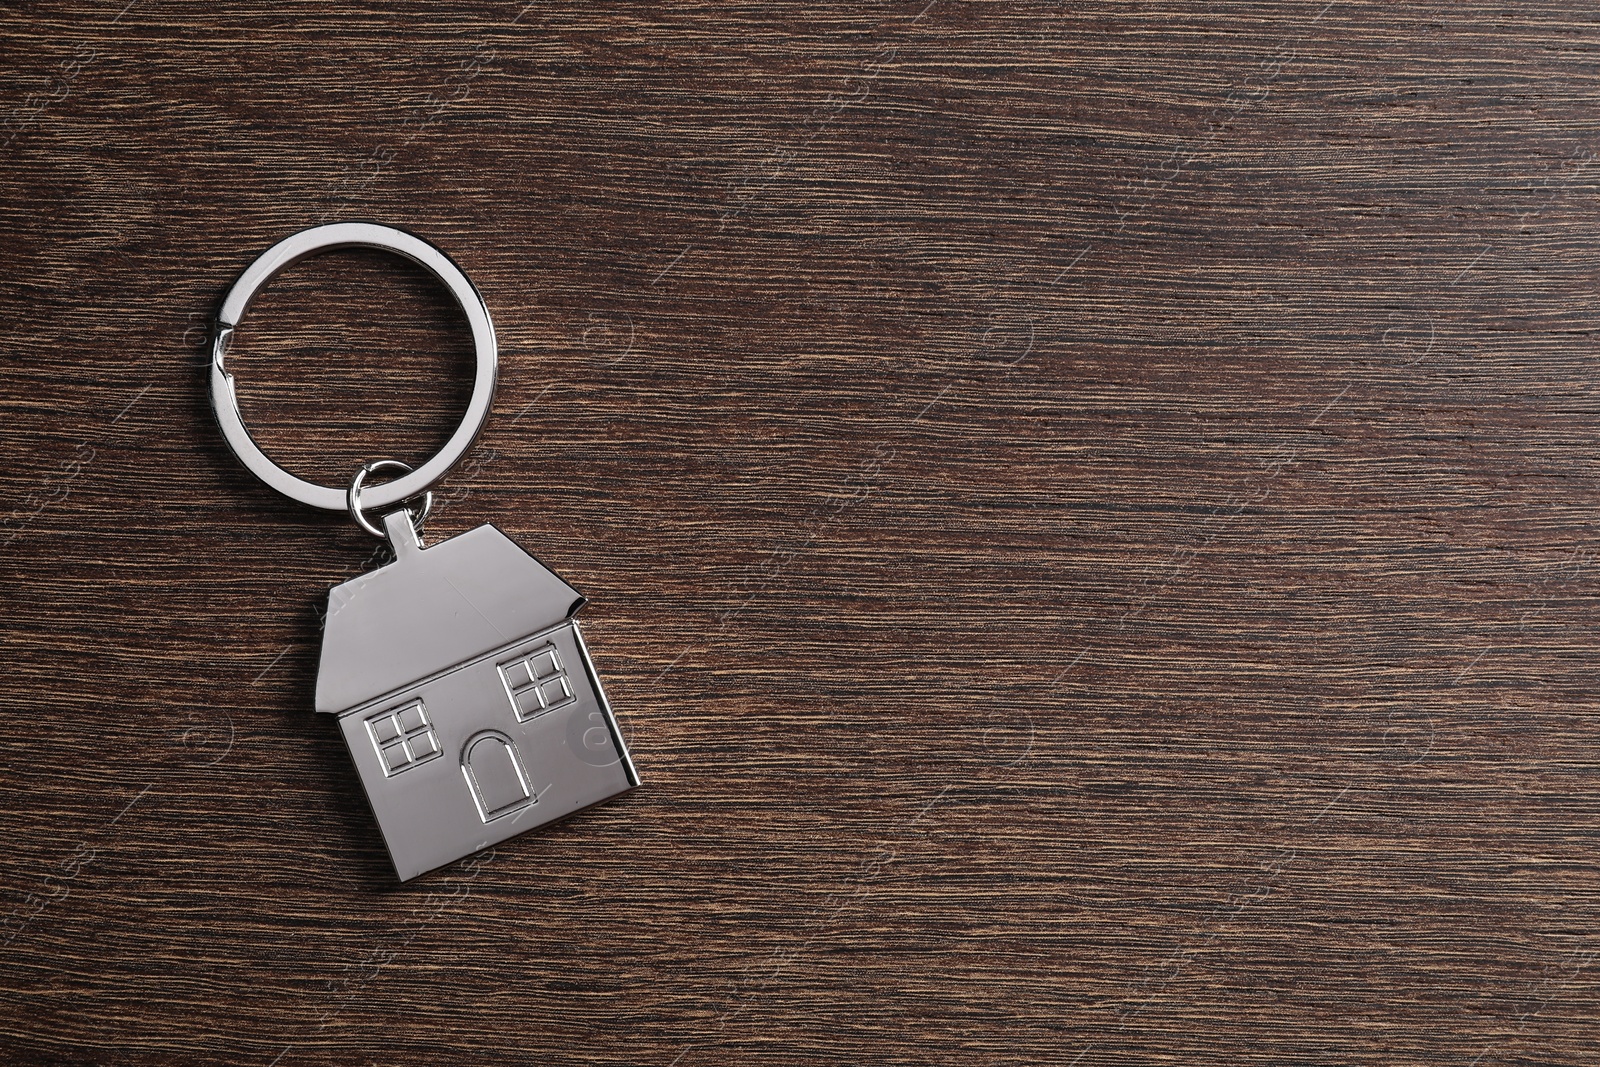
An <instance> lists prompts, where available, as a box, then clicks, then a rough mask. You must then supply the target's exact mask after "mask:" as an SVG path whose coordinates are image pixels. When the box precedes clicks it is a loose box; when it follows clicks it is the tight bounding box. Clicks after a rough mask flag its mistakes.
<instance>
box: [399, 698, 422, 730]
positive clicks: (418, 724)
mask: <svg viewBox="0 0 1600 1067" xmlns="http://www.w3.org/2000/svg"><path fill="white" fill-rule="evenodd" d="M427 723H428V720H427V719H425V718H423V717H422V705H421V704H413V705H411V706H410V707H408V708H401V709H400V729H401V730H402V731H404V732H405V733H408V734H409V733H411V732H412V731H413V730H420V729H422V728H423V727H424V726H426V725H427Z"/></svg>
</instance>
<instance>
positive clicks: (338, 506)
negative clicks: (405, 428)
mask: <svg viewBox="0 0 1600 1067" xmlns="http://www.w3.org/2000/svg"><path fill="white" fill-rule="evenodd" d="M351 247H364V248H378V249H383V250H385V251H389V252H393V253H395V254H397V255H401V256H404V257H406V258H407V259H409V260H411V261H412V262H414V263H416V264H417V265H418V266H420V267H422V268H423V269H424V270H427V271H428V272H429V273H431V274H433V276H434V277H436V278H438V279H439V280H440V281H441V282H443V283H444V285H445V286H446V287H447V288H448V289H449V290H450V293H451V295H452V296H454V297H455V300H456V303H458V304H459V305H460V306H461V310H462V311H463V312H465V313H466V316H467V322H468V324H469V326H470V327H471V329H472V343H473V348H474V351H475V352H476V355H477V369H476V371H475V373H474V377H473V383H472V396H471V398H470V399H469V400H468V402H467V411H466V414H465V415H464V416H463V417H462V420H461V425H460V426H458V427H457V428H456V431H455V433H454V434H452V435H451V437H450V439H449V440H448V441H447V442H445V446H444V448H442V449H441V450H440V451H439V453H438V454H437V455H435V456H434V457H433V458H432V459H429V460H428V461H427V462H426V463H424V464H422V466H420V467H418V468H417V469H416V470H415V471H413V472H411V473H410V474H407V475H405V476H404V477H401V478H397V479H395V480H394V481H392V482H388V483H386V484H384V485H381V486H377V487H376V488H374V489H371V490H370V491H368V493H367V495H366V497H365V500H364V504H365V506H366V507H368V508H371V509H379V508H386V507H390V506H392V505H394V504H397V503H399V502H401V501H403V500H409V499H410V498H412V497H415V496H418V495H419V494H421V493H422V492H423V491H424V490H426V489H428V488H429V487H430V486H432V485H434V484H435V483H437V482H438V481H439V479H440V478H442V477H443V476H444V475H445V473H446V472H447V471H449V470H450V468H452V467H454V466H455V465H456V464H457V463H458V462H460V460H461V457H462V456H464V455H466V453H467V450H468V449H469V448H471V447H472V442H473V440H474V439H475V438H476V437H477V436H478V431H479V430H480V429H482V427H483V423H484V420H485V419H487V418H488V416H489V407H490V405H491V403H492V402H493V400H494V390H495V382H496V375H497V373H498V363H499V350H498V347H497V345H496V341H495V335H494V323H493V322H492V321H491V319H490V318H489V308H488V306H487V305H486V304H485V303H484V301H483V297H482V296H480V295H479V293H478V290H477V289H476V288H474V287H473V284H472V282H471V281H469V280H468V278H467V276H466V275H465V274H463V273H462V272H461V268H459V267H457V266H456V265H455V263H453V262H452V261H451V260H450V257H449V256H447V255H445V254H444V253H443V252H441V251H440V250H439V249H437V248H435V247H434V246H433V245H431V244H429V243H427V242H426V241H424V240H422V239H421V238H419V237H415V236H413V235H411V234H409V233H405V232H404V231H401V230H396V229H393V228H392V227H389V226H379V225H376V224H374V223H369V222H340V223H334V224H332V225H328V226H315V227H312V228H311V229H309V230H302V231H300V232H299V233H296V234H293V235H292V236H289V237H286V238H284V239H283V240H282V241H279V242H278V243H277V244H275V245H273V246H272V247H271V248H269V249H267V250H266V251H265V252H263V253H262V254H261V255H260V256H259V257H258V258H257V259H256V261H255V262H254V263H252V264H250V266H249V267H247V268H246V269H245V271H244V273H243V274H241V275H239V278H238V280H237V281H235V282H234V283H233V287H232V288H231V289H229V290H228V295H227V296H226V297H225V298H224V299H223V301H222V308H221V310H220V311H218V312H217V318H216V331H215V334H214V337H213V340H212V347H211V406H212V409H213V410H214V411H215V412H216V415H217V422H218V424H219V425H220V426H221V427H222V435H223V437H224V439H226V440H227V442H228V447H229V448H231V449H232V450H233V453H234V455H236V456H238V457H239V459H240V461H241V462H243V463H244V465H245V466H246V467H248V468H249V469H250V471H251V472H252V473H253V474H255V475H256V477H258V478H260V479H261V480H262V481H264V482H266V483H267V485H269V486H271V487H272V488H273V489H275V490H277V491H278V492H280V493H282V494H283V495H284V496H287V497H289V498H290V499H292V500H298V501H299V502H300V503H302V504H309V505H311V506H312V507H315V508H323V509H325V510H327V511H342V510H344V509H345V508H347V507H348V506H349V500H348V494H347V493H346V491H345V490H343V489H334V488H330V487H328V486H322V485H316V484H315V483H312V482H308V481H305V480H304V479H301V478H297V477H295V476H294V475H293V474H290V473H289V472H288V471H286V470H284V469H283V468H282V467H280V466H278V465H277V464H276V463H274V462H273V461H272V460H271V459H269V458H268V457H267V454H266V453H265V452H263V451H262V450H261V448H260V446H259V445H257V444H256V442H255V440H254V439H253V438H252V437H251V436H250V431H249V430H247V429H246V428H245V425H244V419H243V418H242V417H241V415H240V413H239V402H238V396H237V393H236V390H235V387H234V379H233V375H232V374H230V373H229V372H228V369H227V363H226V361H227V350H228V343H229V341H230V340H231V339H232V336H233V331H234V329H235V328H236V327H237V326H238V324H239V321H240V320H241V319H243V318H244V313H245V311H246V309H248V308H249V306H250V301H251V300H252V299H254V297H255V295H256V293H258V292H259V291H260V290H261V288H262V286H264V285H265V284H266V283H267V280H268V279H270V278H271V277H272V276H273V275H274V274H276V273H277V272H278V271H280V270H282V269H283V268H285V267H287V266H289V265H290V264H291V263H294V262H295V261H297V260H300V259H304V258H305V257H306V256H310V255H315V254H316V253H318V252H327V251H331V250H333V249H336V248H351Z"/></svg>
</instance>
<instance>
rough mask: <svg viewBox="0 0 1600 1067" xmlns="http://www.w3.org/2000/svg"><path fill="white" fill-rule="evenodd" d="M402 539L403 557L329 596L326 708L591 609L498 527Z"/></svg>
mask: <svg viewBox="0 0 1600 1067" xmlns="http://www.w3.org/2000/svg"><path fill="white" fill-rule="evenodd" d="M402 514H403V513H402ZM404 521H405V522H406V523H407V525H409V518H407V519H406V520H404ZM393 533H394V529H393V527H391V537H392V536H393ZM396 545H397V550H398V552H399V558H398V559H397V560H395V562H393V563H391V564H389V565H388V566H385V567H380V568H378V569H377V570H375V571H372V572H370V573H368V574H363V575H361V576H360V577H359V578H354V579H352V580H350V581H348V582H345V583H344V584H343V585H339V586H335V587H334V588H333V590H332V591H331V592H329V594H328V616H327V621H326V623H325V624H324V627H323V635H322V660H321V663H320V664H319V666H318V668H317V699H316V706H317V710H318V711H321V712H334V713H337V712H341V711H347V710H349V709H351V708H354V707H357V706H359V705H361V704H365V703H366V702H368V701H370V700H373V699H375V698H377V697H380V696H382V695H383V694H385V693H389V692H392V691H394V690H398V689H404V688H406V687H408V686H410V685H411V684H412V683H414V682H419V681H421V680H422V679H424V678H427V677H429V676H431V675H434V674H438V673H439V672H440V671H443V670H445V669H447V668H450V667H454V666H458V665H461V664H464V663H467V662H468V661H470V660H473V659H476V658H477V657H479V656H481V655H483V654H485V653H487V652H492V651H494V650H495V649H497V648H499V647H501V646H502V645H507V644H510V643H511V642H513V641H516V640H519V639H520V638H523V637H526V636H528V635H529V634H534V633H538V632H539V631H540V630H545V629H548V628H550V627H552V626H555V625H558V624H559V623H561V622H564V621H565V620H567V619H569V618H571V617H572V615H573V614H574V613H576V612H577V610H578V609H579V608H580V607H582V606H583V596H582V595H581V594H580V593H579V592H578V591H577V590H576V589H574V588H572V586H570V585H568V584H567V583H566V582H563V581H562V580H561V579H560V578H558V577H556V575H555V574H553V573H552V572H551V571H550V570H549V569H548V568H546V567H545V566H544V565H543V564H542V563H540V562H539V561H538V560H536V559H534V558H533V557H532V556H531V555H529V554H528V553H527V552H525V551H523V550H522V549H521V548H519V547H517V545H516V544H515V543H514V542H513V541H512V540H511V539H510V538H509V537H507V536H506V535H505V534H503V533H501V532H500V531H499V530H497V529H495V528H494V527H493V526H479V527H478V528H477V529H474V530H468V531H467V532H466V533H464V534H461V535H459V536H457V537H452V538H450V539H448V540H446V541H441V542H439V543H438V544H437V545H434V546H432V547H431V548H422V547H420V545H418V544H417V543H416V542H415V540H412V541H411V542H410V543H409V544H408V543H406V541H405V540H404V539H403V538H401V539H396Z"/></svg>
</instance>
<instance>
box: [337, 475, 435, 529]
mask: <svg viewBox="0 0 1600 1067" xmlns="http://www.w3.org/2000/svg"><path fill="white" fill-rule="evenodd" d="M396 468H398V469H400V470H403V471H405V472H406V473H408V474H409V473H410V472H411V465H410V464H409V463H401V462H400V461H399V460H397V459H375V460H373V461H371V462H370V463H363V464H362V465H361V469H360V470H358V471H356V476H355V478H353V479H352V480H351V482H350V488H349V489H348V490H346V491H345V506H346V507H348V508H349V509H350V517H351V518H352V519H355V520H356V525H358V526H360V527H361V528H362V529H363V530H365V531H367V533H369V534H371V535H372V536H373V537H376V538H379V539H380V540H385V541H386V540H388V539H389V535H388V534H386V533H384V532H383V531H382V530H380V529H378V528H377V527H376V526H374V525H372V523H370V522H368V521H367V517H366V516H365V515H363V514H361V512H362V506H361V483H362V482H364V481H366V480H367V475H369V474H376V473H378V472H379V471H382V470H394V469H396ZM391 484H392V483H391ZM376 506H381V505H370V504H369V505H368V507H376ZM431 511H433V494H432V493H431V492H428V493H423V494H422V514H420V515H413V516H412V517H411V528H412V529H413V530H415V531H417V539H418V540H421V539H422V524H423V523H425V522H427V521H428V513H429V512H431ZM406 514H407V515H410V514H411V511H410V509H409V508H408V509H407V510H406Z"/></svg>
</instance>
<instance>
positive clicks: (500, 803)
mask: <svg viewBox="0 0 1600 1067" xmlns="http://www.w3.org/2000/svg"><path fill="white" fill-rule="evenodd" d="M461 771H462V773H463V774H465V775H466V778H467V786H468V788H470V789H471V790H472V800H473V803H475V804H477V805H478V817H479V818H481V819H482V820H483V821H484V822H490V821H492V820H494V819H499V818H503V817H505V816H507V815H510V814H511V813H512V812H516V811H521V810H522V809H523V808H525V807H527V806H528V805H529V804H532V803H533V802H534V801H535V800H537V799H538V798H537V797H535V796H534V795H533V790H532V788H530V787H529V785H528V775H527V772H526V771H524V770H523V769H522V759H521V758H520V757H519V756H518V755H517V744H516V742H515V741H513V740H511V738H509V737H507V736H506V735H505V734H502V733H499V732H498V731H495V730H486V731H484V732H483V733H481V734H474V735H473V736H472V737H470V738H468V739H467V743H466V745H465V746H464V747H463V748H462V749H461Z"/></svg>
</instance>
